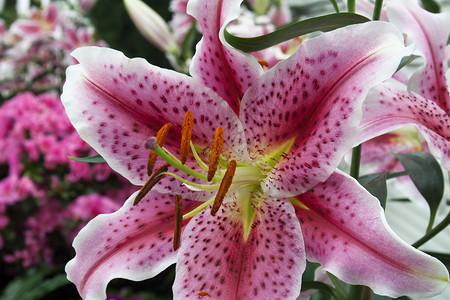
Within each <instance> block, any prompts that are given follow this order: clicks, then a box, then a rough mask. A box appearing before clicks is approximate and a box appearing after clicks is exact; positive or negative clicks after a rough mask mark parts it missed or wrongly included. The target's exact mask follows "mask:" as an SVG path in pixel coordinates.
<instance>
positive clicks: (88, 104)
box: [61, 47, 246, 185]
mask: <svg viewBox="0 0 450 300" xmlns="http://www.w3.org/2000/svg"><path fill="white" fill-rule="evenodd" d="M73 56H74V57H75V58H76V59H77V60H78V61H79V62H80V64H78V65H75V66H71V67H69V68H68V70H67V81H66V84H65V85H64V90H63V94H62V96H61V99H62V101H63V104H64V106H65V108H66V112H67V114H68V116H69V118H70V120H71V122H72V124H73V125H74V126H75V128H76V129H77V131H78V133H79V134H80V136H81V137H82V138H83V139H84V140H85V141H86V142H88V143H89V144H90V145H91V146H92V147H93V148H94V149H95V150H96V151H97V152H98V153H99V154H100V155H101V156H102V157H103V158H105V160H106V161H107V162H108V163H109V165H110V166H111V167H112V168H113V169H115V170H116V171H117V172H119V173H120V174H122V175H124V176H125V177H126V178H127V179H128V180H130V181H131V182H132V183H134V184H136V185H142V184H143V183H144V182H145V180H146V179H147V174H146V165H147V158H148V153H149V150H147V149H145V147H144V144H145V141H146V140H147V139H148V138H149V137H151V136H154V135H155V134H156V132H157V131H158V130H159V129H160V128H161V126H163V125H164V124H165V123H172V124H173V125H175V126H173V127H172V129H171V131H170V135H169V136H168V138H167V142H166V144H165V147H167V148H168V149H170V150H173V153H176V151H178V149H179V141H180V126H181V124H182V121H183V115H184V114H185V112H187V111H188V110H192V111H195V115H194V117H195V120H194V129H193V138H192V139H193V142H194V143H195V144H198V145H202V146H204V147H206V146H207V145H210V144H211V143H212V140H213V137H214V131H215V129H216V127H219V126H222V127H223V128H224V129H225V144H224V149H228V150H229V151H234V155H236V156H242V157H245V156H246V145H245V138H244V135H243V129H242V125H241V122H240V121H239V119H238V117H237V116H236V114H235V113H234V112H233V111H232V110H231V109H230V107H229V106H228V104H227V103H226V102H225V101H224V100H223V99H221V98H220V97H219V96H218V95H217V94H216V93H214V92H213V91H212V90H210V89H209V88H207V87H204V86H202V85H201V84H200V83H198V81H196V80H195V79H193V78H191V77H188V76H186V75H184V74H180V73H177V72H174V71H170V70H165V69H161V68H159V67H156V66H153V65H151V64H149V63H148V62H147V61H146V60H144V59H141V58H134V59H129V58H127V57H125V56H124V55H123V53H121V52H119V51H116V50H113V49H108V48H98V47H84V48H79V49H77V50H75V51H74V52H73ZM232 154H233V153H230V154H229V155H230V156H232Z"/></svg>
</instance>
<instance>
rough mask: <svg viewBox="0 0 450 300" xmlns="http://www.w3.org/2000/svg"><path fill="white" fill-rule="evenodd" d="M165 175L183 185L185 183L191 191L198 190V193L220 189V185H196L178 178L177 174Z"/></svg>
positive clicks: (168, 173)
mask: <svg viewBox="0 0 450 300" xmlns="http://www.w3.org/2000/svg"><path fill="white" fill-rule="evenodd" d="M163 174H164V175H169V176H172V177H173V178H175V179H178V180H179V181H181V182H182V183H184V184H185V185H186V186H187V187H188V188H189V189H191V190H194V191H195V190H198V191H215V190H217V189H218V188H219V187H220V184H218V183H217V184H199V183H195V182H191V181H189V180H187V179H184V178H183V177H181V176H178V175H177V174H175V173H170V172H165V173H163Z"/></svg>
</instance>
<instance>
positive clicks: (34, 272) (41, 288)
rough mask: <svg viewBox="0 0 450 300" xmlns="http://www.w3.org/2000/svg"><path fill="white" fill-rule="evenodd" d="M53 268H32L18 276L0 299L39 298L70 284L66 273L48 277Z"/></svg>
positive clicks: (21, 299) (26, 299) (27, 299)
mask: <svg viewBox="0 0 450 300" xmlns="http://www.w3.org/2000/svg"><path fill="white" fill-rule="evenodd" d="M51 273H52V270H51V269H49V268H47V267H40V268H31V269H29V270H28V271H27V273H26V274H25V275H23V276H21V277H16V278H15V279H14V280H13V281H11V282H9V284H8V285H7V286H6V287H5V289H4V290H3V292H2V294H1V296H0V300H37V299H43V297H44V296H45V295H47V294H48V293H50V292H53V291H55V290H56V289H58V288H60V287H62V286H64V285H66V284H69V281H68V280H67V278H66V274H65V273H60V274H57V275H55V276H53V277H48V276H49V275H50V274H51Z"/></svg>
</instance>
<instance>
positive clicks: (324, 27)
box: [224, 13, 370, 53]
mask: <svg viewBox="0 0 450 300" xmlns="http://www.w3.org/2000/svg"><path fill="white" fill-rule="evenodd" d="M367 21H370V20H369V19H368V18H366V17H364V16H361V15H358V14H354V13H339V14H329V15H325V16H320V17H315V18H310V19H306V20H303V21H299V22H296V23H292V24H289V25H286V26H284V27H281V28H279V29H277V30H275V31H273V32H271V33H269V34H266V35H261V36H257V37H252V38H242V37H237V36H235V35H232V34H231V33H229V32H228V31H227V30H225V32H224V34H225V40H226V41H227V42H228V43H229V44H230V45H231V46H233V47H235V48H237V49H239V50H242V51H244V52H247V53H248V52H255V51H259V50H262V49H265V48H268V47H270V46H273V45H276V44H279V43H282V42H284V41H287V40H290V39H293V38H295V37H298V36H301V35H304V34H307V33H311V32H315V31H324V32H326V31H331V30H334V29H337V28H341V27H344V26H347V25H352V24H358V23H364V22H367Z"/></svg>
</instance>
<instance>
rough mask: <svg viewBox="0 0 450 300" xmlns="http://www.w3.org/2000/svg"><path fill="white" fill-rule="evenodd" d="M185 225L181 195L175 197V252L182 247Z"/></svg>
mask: <svg viewBox="0 0 450 300" xmlns="http://www.w3.org/2000/svg"><path fill="white" fill-rule="evenodd" d="M182 223H183V200H182V198H181V195H175V229H174V233H173V250H174V251H175V250H177V249H178V248H179V247H180V237H181V226H182Z"/></svg>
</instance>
